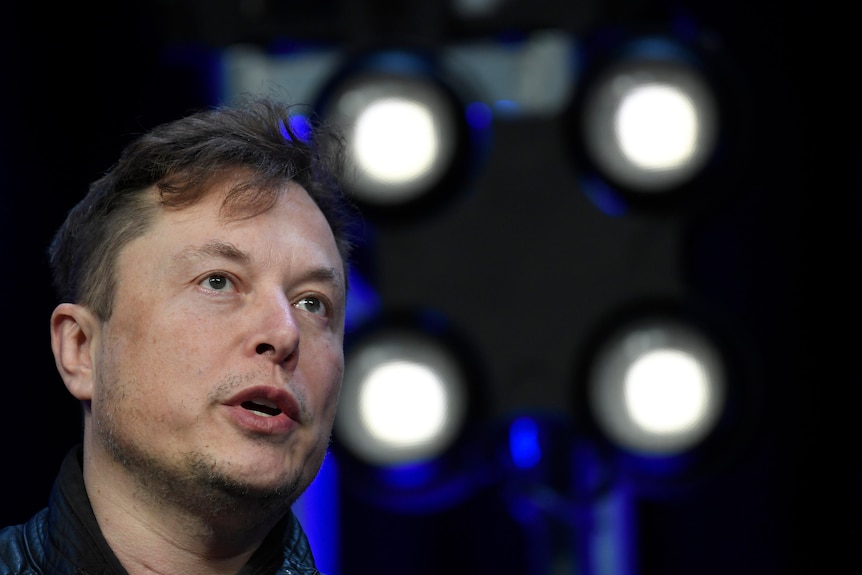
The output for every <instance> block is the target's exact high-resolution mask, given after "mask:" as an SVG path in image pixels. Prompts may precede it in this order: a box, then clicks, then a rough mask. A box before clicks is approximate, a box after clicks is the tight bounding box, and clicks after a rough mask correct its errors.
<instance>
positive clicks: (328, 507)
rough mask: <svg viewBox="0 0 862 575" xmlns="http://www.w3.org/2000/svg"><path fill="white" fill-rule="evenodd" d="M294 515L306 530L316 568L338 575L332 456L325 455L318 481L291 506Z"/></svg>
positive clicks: (335, 494) (338, 554) (333, 458)
mask: <svg viewBox="0 0 862 575" xmlns="http://www.w3.org/2000/svg"><path fill="white" fill-rule="evenodd" d="M293 512H294V513H295V514H296V516H297V518H298V519H299V522H300V523H301V524H302V527H303V529H304V530H305V534H306V536H307V537H308V543H309V544H310V545H311V550H312V553H313V554H314V560H315V562H316V563H317V568H318V569H319V570H320V571H321V572H322V573H326V574H327V575H338V557H339V556H340V555H341V554H340V551H339V541H338V514H339V509H338V468H337V466H336V462H335V457H334V456H333V455H332V454H331V453H327V454H326V458H325V459H324V460H323V465H322V466H321V468H320V472H319V473H318V474H317V478H316V479H315V480H314V482H312V484H311V485H310V486H309V487H308V489H306V490H305V492H304V493H303V494H302V496H300V498H299V499H297V501H296V503H294V505H293Z"/></svg>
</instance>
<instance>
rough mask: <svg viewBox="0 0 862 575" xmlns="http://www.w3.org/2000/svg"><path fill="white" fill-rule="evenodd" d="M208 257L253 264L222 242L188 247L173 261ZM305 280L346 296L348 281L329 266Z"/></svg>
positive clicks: (311, 270)
mask: <svg viewBox="0 0 862 575" xmlns="http://www.w3.org/2000/svg"><path fill="white" fill-rule="evenodd" d="M207 257H217V258H224V259H226V260H230V261H233V262H237V263H241V264H245V265H249V264H251V263H252V257H251V255H249V254H248V253H247V252H245V251H243V250H241V249H239V248H238V247H237V246H235V245H234V244H232V243H230V242H223V241H220V240H212V241H209V242H207V243H205V244H203V245H201V246H188V247H186V248H184V249H183V250H182V251H180V252H179V253H177V254H175V255H174V257H173V258H172V259H173V261H174V263H176V264H179V263H183V262H186V261H188V260H193V259H203V258H207ZM303 279H304V280H307V281H322V282H326V283H328V284H330V285H332V286H333V287H334V288H336V289H337V290H338V291H339V293H340V294H341V295H342V296H344V295H345V293H346V290H347V280H346V278H345V277H344V274H343V273H342V272H341V271H340V270H339V269H338V268H334V267H328V266H320V267H315V268H312V269H310V270H308V271H307V272H306V273H305V274H303Z"/></svg>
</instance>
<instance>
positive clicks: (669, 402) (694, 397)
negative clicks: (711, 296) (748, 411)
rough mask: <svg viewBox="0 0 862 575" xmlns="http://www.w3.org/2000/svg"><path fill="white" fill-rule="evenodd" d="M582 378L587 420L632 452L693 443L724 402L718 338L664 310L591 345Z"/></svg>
mask: <svg viewBox="0 0 862 575" xmlns="http://www.w3.org/2000/svg"><path fill="white" fill-rule="evenodd" d="M587 377H588V381H587V382H586V384H587V393H588V396H587V402H588V407H589V409H590V411H591V415H592V417H593V419H594V420H595V424H596V425H597V427H598V428H599V429H600V431H601V432H602V433H603V434H604V435H605V436H606V438H607V439H608V440H609V441H610V442H611V443H613V444H614V445H616V446H617V447H618V448H619V449H621V450H622V451H624V452H628V453H633V454H635V455H640V456H646V457H670V456H676V455H682V454H685V453H687V452H689V451H692V450H694V449H695V448H696V447H697V446H698V445H700V444H701V443H702V442H703V441H704V440H705V438H707V437H708V436H709V435H710V434H711V433H712V432H714V430H715V429H716V427H717V425H718V423H719V420H720V419H721V418H722V416H723V414H724V412H725V410H726V407H727V396H728V389H727V388H728V384H727V381H728V368H727V366H726V364H725V360H724V355H723V353H722V351H721V349H720V348H719V346H718V344H717V343H716V342H715V341H713V339H712V337H711V335H710V334H709V333H707V332H706V331H705V330H703V329H701V327H700V326H698V325H696V324H694V323H691V322H688V321H685V320H682V319H681V318H677V317H673V316H670V315H655V316H646V317H643V318H640V319H634V320H632V321H630V322H628V323H624V324H623V325H621V326H620V327H618V328H617V329H616V331H614V332H612V333H611V334H609V335H608V336H607V337H605V338H604V340H603V342H602V343H601V345H600V346H599V347H598V349H597V351H596V354H595V356H594V358H593V359H592V360H591V368H590V370H589V373H588V376H587Z"/></svg>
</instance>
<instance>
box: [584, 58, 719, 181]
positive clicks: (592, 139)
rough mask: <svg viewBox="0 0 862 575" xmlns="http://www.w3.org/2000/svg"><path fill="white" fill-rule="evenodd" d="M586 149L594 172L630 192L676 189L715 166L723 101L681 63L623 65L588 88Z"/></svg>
mask: <svg viewBox="0 0 862 575" xmlns="http://www.w3.org/2000/svg"><path fill="white" fill-rule="evenodd" d="M586 93H587V99H586V101H585V107H584V109H583V110H582V113H583V119H584V133H583V138H584V144H585V146H586V149H587V150H588V152H589V154H590V157H591V158H592V160H593V161H594V162H595V164H596V167H597V168H598V169H599V170H601V171H602V172H603V173H604V174H605V175H607V176H608V177H609V178H610V179H611V180H612V181H614V183H619V184H622V185H624V186H627V187H629V188H630V189H631V190H632V191H637V192H645V193H655V192H659V193H660V192H664V191H668V190H670V189H673V188H675V187H676V186H679V185H681V184H683V183H684V182H686V181H687V180H689V179H691V178H692V177H694V176H695V174H697V173H698V172H699V171H700V170H701V169H702V168H704V166H706V164H707V163H708V162H709V160H710V157H711V155H712V154H713V153H714V151H715V145H716V143H717V141H718V128H719V121H718V102H717V100H716V98H715V95H714V94H713V92H712V88H711V87H710V85H709V84H708V83H707V81H706V78H705V77H704V76H703V75H702V74H701V73H700V71H699V70H698V69H696V68H693V67H691V66H689V65H687V64H686V63H684V62H682V61H673V62H672V61H663V62H656V61H652V60H648V59H645V60H637V59H629V60H623V61H620V62H618V63H616V64H615V65H612V66H611V67H609V69H608V70H607V71H606V72H605V73H604V74H602V75H601V76H600V77H599V78H598V79H597V80H596V81H595V82H594V83H592V85H591V86H589V87H588V89H587V92H586Z"/></svg>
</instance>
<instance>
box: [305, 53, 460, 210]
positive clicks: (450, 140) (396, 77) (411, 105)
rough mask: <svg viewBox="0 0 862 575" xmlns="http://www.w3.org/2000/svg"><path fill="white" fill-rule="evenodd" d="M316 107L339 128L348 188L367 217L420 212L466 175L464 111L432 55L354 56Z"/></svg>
mask: <svg viewBox="0 0 862 575" xmlns="http://www.w3.org/2000/svg"><path fill="white" fill-rule="evenodd" d="M318 108H319V109H320V111H321V115H322V116H323V117H325V118H326V119H327V120H328V121H331V122H333V123H334V124H336V125H338V126H339V127H340V128H341V129H342V132H343V134H344V136H345V139H346V142H347V161H348V164H349V167H350V168H351V170H352V173H351V174H350V175H349V177H348V182H347V188H348V191H350V192H351V193H352V195H353V196H354V198H355V199H356V200H357V202H359V203H360V204H362V205H363V207H364V208H365V212H366V213H367V214H368V216H369V217H370V218H374V217H375V216H379V217H382V214H383V213H384V212H385V213H388V214H393V213H396V212H397V213H399V214H401V215H403V214H404V213H405V212H407V211H408V208H409V209H414V208H415V209H417V210H419V211H424V210H425V209H427V207H428V206H429V205H430V204H431V203H433V202H437V201H439V200H440V199H442V198H443V197H444V196H449V195H451V194H452V193H453V191H454V190H457V189H458V187H459V183H460V182H458V180H459V179H461V178H463V177H464V176H465V171H466V168H467V166H468V164H469V156H470V141H469V140H470V128H469V124H468V122H467V118H466V112H465V106H464V104H463V103H462V101H461V99H460V97H459V92H458V90H456V88H455V87H454V86H453V82H452V81H451V80H450V79H449V78H448V76H447V74H445V73H444V72H443V71H442V70H441V67H440V66H439V65H438V64H437V63H436V59H435V57H434V56H433V55H428V54H426V53H420V52H418V51H410V50H406V49H399V50H379V51H371V52H370V53H368V54H364V55H362V56H356V57H354V58H352V59H350V61H349V62H348V63H347V64H346V65H345V66H344V67H343V68H342V69H341V70H339V71H338V72H337V73H336V74H334V76H333V78H332V80H331V81H330V82H329V84H328V85H327V86H326V88H324V89H323V90H322V92H321V96H320V98H319V104H318ZM419 208H421V210H420V209H419Z"/></svg>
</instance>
